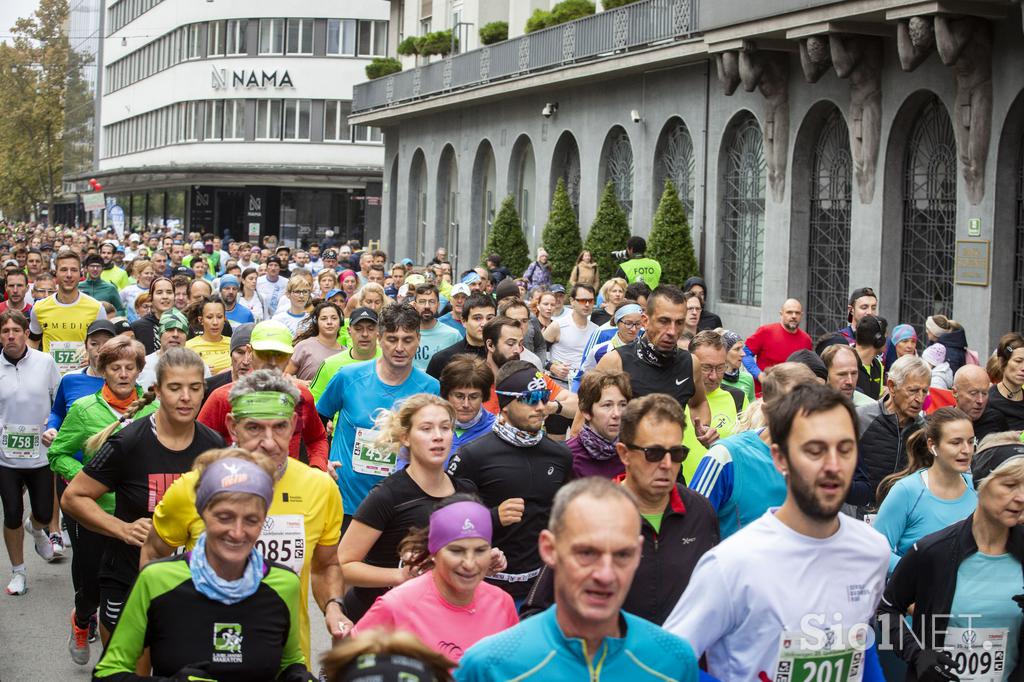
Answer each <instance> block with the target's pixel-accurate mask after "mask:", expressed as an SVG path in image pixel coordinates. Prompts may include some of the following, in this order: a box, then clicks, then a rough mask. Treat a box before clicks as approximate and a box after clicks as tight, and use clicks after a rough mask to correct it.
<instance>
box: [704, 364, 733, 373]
mask: <svg viewBox="0 0 1024 682" xmlns="http://www.w3.org/2000/svg"><path fill="white" fill-rule="evenodd" d="M727 369H729V366H728V365H715V366H714V367H711V366H710V365H701V366H700V371H701V373H702V374H711V373H712V372H714V373H715V374H725V370H727Z"/></svg>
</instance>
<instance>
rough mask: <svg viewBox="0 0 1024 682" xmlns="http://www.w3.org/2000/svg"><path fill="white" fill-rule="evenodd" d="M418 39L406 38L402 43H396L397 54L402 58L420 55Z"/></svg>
mask: <svg viewBox="0 0 1024 682" xmlns="http://www.w3.org/2000/svg"><path fill="white" fill-rule="evenodd" d="M419 40H420V39H419V38H417V37H416V36H408V37H406V38H405V40H403V41H402V42H400V43H398V54H400V55H402V56H403V57H411V56H413V55H417V54H419V53H420V45H419Z"/></svg>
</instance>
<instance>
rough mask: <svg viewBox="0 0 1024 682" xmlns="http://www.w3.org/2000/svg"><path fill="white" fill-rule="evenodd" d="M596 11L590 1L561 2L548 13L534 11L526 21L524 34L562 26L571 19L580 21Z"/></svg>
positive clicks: (565, 0) (573, 0)
mask: <svg viewBox="0 0 1024 682" xmlns="http://www.w3.org/2000/svg"><path fill="white" fill-rule="evenodd" d="M596 11H597V7H596V6H595V5H594V3H592V2H591V1H590V0H562V2H560V3H558V4H557V5H555V6H554V7H552V8H551V11H550V12H548V11H545V10H542V9H536V10H534V11H533V14H531V15H530V18H529V19H527V21H526V33H533V32H534V31H539V30H541V29H543V28H550V27H552V26H557V25H558V24H564V23H565V22H567V21H572V20H573V19H582V18H583V17H588V16H590V15H591V14H594V13H595V12H596Z"/></svg>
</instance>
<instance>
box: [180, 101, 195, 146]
mask: <svg viewBox="0 0 1024 682" xmlns="http://www.w3.org/2000/svg"><path fill="white" fill-rule="evenodd" d="M178 112H179V116H180V117H179V119H178V125H179V128H178V142H195V141H196V140H198V139H199V126H198V121H197V120H196V118H197V116H198V108H197V107H196V103H195V102H182V103H181V104H179V105H178Z"/></svg>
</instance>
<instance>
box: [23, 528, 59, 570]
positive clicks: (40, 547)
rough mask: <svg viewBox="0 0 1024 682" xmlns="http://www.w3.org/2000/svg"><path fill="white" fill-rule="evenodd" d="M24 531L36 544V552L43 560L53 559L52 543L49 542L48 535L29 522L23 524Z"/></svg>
mask: <svg viewBox="0 0 1024 682" xmlns="http://www.w3.org/2000/svg"><path fill="white" fill-rule="evenodd" d="M25 532H26V533H28V534H29V536H30V537H31V538H32V542H33V543H34V544H35V546H36V554H38V555H39V556H41V557H43V561H47V562H49V561H53V544H52V543H51V542H50V536H49V535H47V534H46V533H45V532H43V531H42V530H36V529H35V528H33V527H32V524H31V523H26V524H25Z"/></svg>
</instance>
